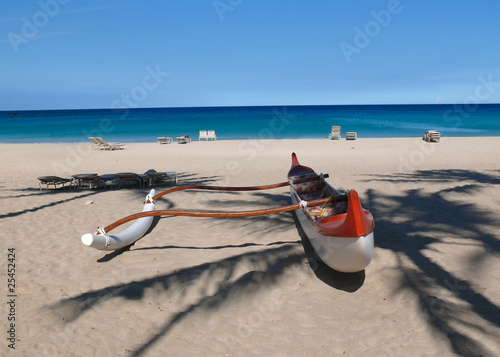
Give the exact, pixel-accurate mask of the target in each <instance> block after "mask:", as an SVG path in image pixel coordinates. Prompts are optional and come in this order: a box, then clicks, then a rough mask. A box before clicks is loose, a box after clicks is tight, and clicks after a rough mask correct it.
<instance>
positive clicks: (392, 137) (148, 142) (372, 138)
mask: <svg viewBox="0 0 500 357" xmlns="http://www.w3.org/2000/svg"><path fill="white" fill-rule="evenodd" d="M343 136H344V137H342V138H341V139H340V140H329V139H328V137H324V138H273V139H265V138H262V139H261V138H257V137H249V138H246V139H217V140H215V141H212V140H211V141H210V142H221V141H222V142H228V141H237V142H240V141H286V140H326V141H331V142H339V141H348V142H355V141H360V140H392V139H422V137H418V136H387V137H358V138H357V139H356V140H346V139H345V133H344V134H343ZM422 136H423V134H422ZM171 138H172V140H173V141H172V143H171V144H177V142H176V141H175V138H176V137H175V136H172V137H171ZM447 138H450V139H467V138H469V139H479V138H500V136H495V135H471V136H449V135H447V136H441V140H445V139H447ZM106 140H107V139H106ZM191 140H192V141H191V143H195V142H205V140H201V141H200V140H198V139H195V138H191ZM107 141H108V142H115V141H114V140H107ZM120 143H124V144H152V143H155V144H156V143H157V142H156V141H155V140H152V141H125V140H123V141H120ZM3 144H28V145H29V144H90V141H89V140H86V141H41V142H5V141H0V145H3ZM164 145H170V144H164Z"/></svg>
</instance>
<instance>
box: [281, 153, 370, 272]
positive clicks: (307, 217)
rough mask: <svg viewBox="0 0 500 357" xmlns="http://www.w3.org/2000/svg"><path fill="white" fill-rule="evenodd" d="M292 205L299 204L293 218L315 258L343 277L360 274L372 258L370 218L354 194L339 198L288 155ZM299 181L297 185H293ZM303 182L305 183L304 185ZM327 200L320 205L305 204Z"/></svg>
mask: <svg viewBox="0 0 500 357" xmlns="http://www.w3.org/2000/svg"><path fill="white" fill-rule="evenodd" d="M288 180H289V181H290V193H291V196H292V202H293V203H295V204H299V206H300V209H299V210H297V218H298V220H299V222H300V225H301V226H302V229H303V230H304V232H305V234H306V235H307V237H308V239H309V241H310V242H311V245H312V246H313V248H314V251H315V252H316V254H317V255H318V256H319V258H321V260H322V261H323V262H324V263H326V264H327V265H328V266H329V267H330V268H332V269H335V270H337V271H341V272H345V273H354V272H358V271H361V270H363V269H364V268H366V267H367V266H368V264H370V261H371V259H372V255H373V229H374V228H375V224H374V220H373V216H372V214H371V213H370V211H368V210H365V209H364V208H363V207H362V206H361V202H360V200H359V197H358V194H357V192H356V191H355V190H350V191H349V192H348V193H347V195H343V194H342V193H340V192H339V191H337V190H336V189H335V188H333V187H332V186H331V185H330V184H329V183H328V182H326V181H325V178H324V176H323V175H318V174H317V173H316V172H314V170H313V169H311V168H310V167H307V166H303V165H300V164H299V161H298V159H297V156H296V155H295V153H293V154H292V167H291V169H290V171H289V172H288ZM296 181H302V182H301V183H295V184H294V182H296ZM304 181H305V182H304ZM323 198H328V200H327V202H326V203H324V204H322V205H309V204H307V202H310V201H313V200H320V199H323Z"/></svg>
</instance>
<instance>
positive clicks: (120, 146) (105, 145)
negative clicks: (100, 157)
mask: <svg viewBox="0 0 500 357" xmlns="http://www.w3.org/2000/svg"><path fill="white" fill-rule="evenodd" d="M95 139H96V140H97V142H98V143H99V144H100V145H101V147H102V150H123V149H125V148H126V146H125V144H120V143H108V142H107V141H105V140H103V139H102V138H95Z"/></svg>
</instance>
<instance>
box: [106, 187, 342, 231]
mask: <svg viewBox="0 0 500 357" xmlns="http://www.w3.org/2000/svg"><path fill="white" fill-rule="evenodd" d="M347 197H348V196H347V195H342V196H337V199H338V200H339V201H340V200H345V201H347ZM328 199H329V198H324V199H319V200H313V201H309V202H306V205H307V206H310V207H311V206H319V205H322V204H324V203H325V202H327V201H328ZM299 208H301V205H300V203H296V204H293V205H288V206H283V207H276V208H269V209H262V210H255V211H241V212H217V211H192V210H159V211H149V212H140V213H135V214H132V215H130V216H127V217H125V218H122V219H120V220H118V221H116V222H114V223H112V224H110V225H109V226H107V227H104V228H101V229H99V233H101V232H102V231H104V234H106V233H107V232H109V231H111V230H112V229H115V228H116V227H119V226H121V225H122V224H125V223H127V222H130V221H133V220H136V219H138V218H142V217H154V216H160V217H161V216H184V217H210V218H241V217H255V216H265V215H268V214H276V213H283V212H289V211H295V210H297V209H299Z"/></svg>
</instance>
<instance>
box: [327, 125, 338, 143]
mask: <svg viewBox="0 0 500 357" xmlns="http://www.w3.org/2000/svg"><path fill="white" fill-rule="evenodd" d="M328 139H329V140H340V126H332V132H331V133H330V134H329V135H328Z"/></svg>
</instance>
